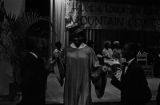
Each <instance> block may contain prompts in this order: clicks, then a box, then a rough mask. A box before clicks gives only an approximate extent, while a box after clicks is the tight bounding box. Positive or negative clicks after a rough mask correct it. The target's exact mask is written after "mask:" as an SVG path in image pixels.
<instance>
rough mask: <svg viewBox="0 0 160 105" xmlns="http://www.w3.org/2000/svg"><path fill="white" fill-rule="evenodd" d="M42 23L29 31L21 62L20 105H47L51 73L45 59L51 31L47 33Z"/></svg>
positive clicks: (36, 24)
mask: <svg viewBox="0 0 160 105" xmlns="http://www.w3.org/2000/svg"><path fill="white" fill-rule="evenodd" d="M42 23H43V22H42ZM42 23H41V22H37V23H35V24H34V25H33V26H31V27H30V28H29V29H28V36H27V37H26V45H27V51H26V52H25V54H24V58H23V60H22V62H21V73H22V101H21V102H20V103H19V104H20V105H45V90H46V82H47V76H48V73H49V72H48V71H47V68H46V62H45V61H46V60H45V59H47V55H48V44H47V43H48V42H49V40H48V38H49V37H47V35H48V36H49V34H47V33H49V30H48V32H47V33H46V29H44V27H41V26H42V25H44V24H42ZM33 27H34V28H33ZM36 27H37V29H35V28H36ZM33 29H35V30H36V31H35V30H33ZM48 29H49V28H48ZM32 33H33V34H32Z"/></svg>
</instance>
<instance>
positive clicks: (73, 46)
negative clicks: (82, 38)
mask: <svg viewBox="0 0 160 105" xmlns="http://www.w3.org/2000/svg"><path fill="white" fill-rule="evenodd" d="M86 46H87V45H86V44H85V43H82V44H81V45H80V46H79V47H78V49H81V48H84V47H86ZM70 47H72V48H77V47H76V45H75V44H74V43H71V45H70Z"/></svg>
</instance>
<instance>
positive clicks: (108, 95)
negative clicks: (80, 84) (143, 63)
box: [46, 74, 160, 104]
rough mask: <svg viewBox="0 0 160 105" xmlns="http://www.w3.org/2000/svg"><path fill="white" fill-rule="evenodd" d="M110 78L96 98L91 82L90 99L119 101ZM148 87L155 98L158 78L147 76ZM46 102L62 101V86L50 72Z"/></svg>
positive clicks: (159, 81) (159, 80) (153, 98)
mask: <svg viewBox="0 0 160 105" xmlns="http://www.w3.org/2000/svg"><path fill="white" fill-rule="evenodd" d="M110 80H111V79H110V78H107V84H106V89H105V94H104V96H103V97H102V98H100V99H98V98H97V97H96V94H95V90H94V86H93V84H92V87H91V94H92V101H93V102H95V103H97V102H119V101H120V91H119V90H118V89H117V88H115V87H114V86H113V85H111V84H110ZM147 81H148V84H149V87H150V89H151V90H152V100H155V97H156V94H157V88H158V84H159V83H160V78H147ZM46 103H47V104H51V103H63V87H61V86H60V85H59V83H58V81H57V79H56V77H55V75H54V74H50V75H49V76H48V80H47V91H46Z"/></svg>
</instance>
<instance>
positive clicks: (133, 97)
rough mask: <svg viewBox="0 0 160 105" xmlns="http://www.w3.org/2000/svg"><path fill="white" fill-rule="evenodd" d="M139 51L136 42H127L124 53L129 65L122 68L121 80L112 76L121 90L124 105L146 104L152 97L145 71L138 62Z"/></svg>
mask: <svg viewBox="0 0 160 105" xmlns="http://www.w3.org/2000/svg"><path fill="white" fill-rule="evenodd" d="M137 52H138V46H137V45H136V44H135V43H128V44H126V45H125V46H124V49H123V51H122V54H123V57H124V58H126V61H127V66H125V67H124V69H123V70H122V75H121V80H120V81H119V80H118V79H117V78H116V76H114V75H113V76H112V80H111V83H112V84H113V85H114V86H115V87H117V88H119V89H120V90H121V104H122V105H145V104H146V103H147V102H148V101H149V100H150V98H151V91H150V89H149V87H148V83H147V80H146V77H145V75H144V71H143V69H142V68H141V66H140V65H139V64H137V62H136V54H137Z"/></svg>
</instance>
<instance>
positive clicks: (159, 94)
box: [156, 84, 160, 105]
mask: <svg viewBox="0 0 160 105" xmlns="http://www.w3.org/2000/svg"><path fill="white" fill-rule="evenodd" d="M156 100H157V105H160V84H159V86H158V92H157V97H156Z"/></svg>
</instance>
